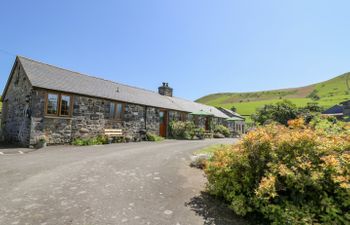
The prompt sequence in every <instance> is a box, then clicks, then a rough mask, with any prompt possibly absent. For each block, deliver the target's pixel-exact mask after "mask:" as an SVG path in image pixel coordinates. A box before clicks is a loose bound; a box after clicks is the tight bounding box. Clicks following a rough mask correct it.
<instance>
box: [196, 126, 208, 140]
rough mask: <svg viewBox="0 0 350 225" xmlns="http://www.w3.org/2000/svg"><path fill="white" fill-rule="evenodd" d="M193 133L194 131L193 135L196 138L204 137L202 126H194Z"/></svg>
mask: <svg viewBox="0 0 350 225" xmlns="http://www.w3.org/2000/svg"><path fill="white" fill-rule="evenodd" d="M194 133H195V136H196V137H197V138H198V139H201V140H202V139H204V138H205V129H204V128H202V127H201V128H196V129H195V130H194Z"/></svg>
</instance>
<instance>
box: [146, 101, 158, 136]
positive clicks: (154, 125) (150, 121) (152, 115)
mask: <svg viewBox="0 0 350 225" xmlns="http://www.w3.org/2000/svg"><path fill="white" fill-rule="evenodd" d="M146 109H147V110H146V115H147V117H146V130H147V132H150V133H152V134H156V135H159V109H158V108H154V107H149V106H146Z"/></svg>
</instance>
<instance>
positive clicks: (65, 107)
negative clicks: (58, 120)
mask: <svg viewBox="0 0 350 225" xmlns="http://www.w3.org/2000/svg"><path fill="white" fill-rule="evenodd" d="M69 108H70V96H68V95H61V115H62V116H69Z"/></svg>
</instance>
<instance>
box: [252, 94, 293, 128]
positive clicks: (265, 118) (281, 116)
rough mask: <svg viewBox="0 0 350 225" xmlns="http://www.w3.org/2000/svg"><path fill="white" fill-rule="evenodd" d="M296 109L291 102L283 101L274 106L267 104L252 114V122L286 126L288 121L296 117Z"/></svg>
mask: <svg viewBox="0 0 350 225" xmlns="http://www.w3.org/2000/svg"><path fill="white" fill-rule="evenodd" d="M298 114H299V112H298V108H297V106H296V105H295V104H293V103H292V102H291V101H288V100H284V101H281V102H277V103H276V104H268V105H265V106H264V107H263V108H261V109H258V110H257V112H256V113H255V114H253V115H252V116H251V117H252V120H253V121H254V122H255V123H257V124H260V125H264V124H268V123H270V122H272V121H275V122H278V123H281V124H284V125H287V122H288V120H292V119H295V118H297V117H298Z"/></svg>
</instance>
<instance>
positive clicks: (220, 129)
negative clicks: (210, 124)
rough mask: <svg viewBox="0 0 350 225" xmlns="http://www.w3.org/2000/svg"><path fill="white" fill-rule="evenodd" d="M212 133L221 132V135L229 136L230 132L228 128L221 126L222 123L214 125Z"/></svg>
mask: <svg viewBox="0 0 350 225" xmlns="http://www.w3.org/2000/svg"><path fill="white" fill-rule="evenodd" d="M214 133H219V134H222V135H224V136H225V137H229V136H230V134H231V132H230V130H229V129H228V128H227V127H225V126H223V125H217V126H215V128H214Z"/></svg>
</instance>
